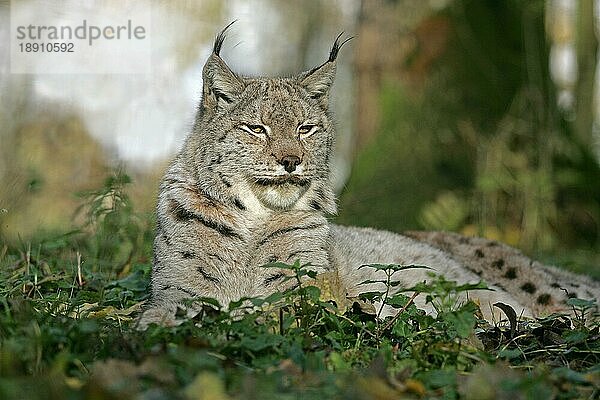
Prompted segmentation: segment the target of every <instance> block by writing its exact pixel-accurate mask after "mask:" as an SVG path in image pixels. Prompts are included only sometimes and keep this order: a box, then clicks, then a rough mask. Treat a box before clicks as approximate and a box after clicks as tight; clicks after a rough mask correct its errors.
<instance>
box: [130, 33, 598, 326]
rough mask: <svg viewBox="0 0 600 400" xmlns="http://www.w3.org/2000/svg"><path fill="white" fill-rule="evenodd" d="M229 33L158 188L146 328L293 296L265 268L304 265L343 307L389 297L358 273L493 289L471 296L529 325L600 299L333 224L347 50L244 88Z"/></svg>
mask: <svg viewBox="0 0 600 400" xmlns="http://www.w3.org/2000/svg"><path fill="white" fill-rule="evenodd" d="M226 29H227V28H225V30H224V31H223V32H221V33H220V34H219V35H218V36H217V38H216V40H215V42H214V47H213V51H212V54H211V55H210V57H209V58H208V60H207V61H206V64H205V66H204V70H203V75H202V78H203V88H202V101H201V103H200V106H199V108H198V113H197V116H196V119H195V123H194V126H193V129H192V131H191V132H190V134H189V136H188V137H187V139H186V141H185V143H184V145H183V147H182V149H181V150H180V152H179V154H177V156H176V157H175V159H174V160H173V161H172V163H171V164H170V166H169V168H168V170H167V171H166V173H165V175H164V177H163V179H162V182H161V185H160V193H159V196H158V206H157V212H158V218H157V230H156V238H155V242H154V267H153V271H152V300H151V303H150V305H149V307H148V309H147V310H146V311H145V312H144V313H143V315H142V317H141V319H140V326H141V327H144V326H147V325H148V324H149V323H152V322H156V323H162V324H170V323H173V322H174V317H175V312H176V309H177V308H178V307H181V308H184V309H185V308H186V307H187V310H188V312H190V313H192V312H194V309H193V308H194V307H193V306H189V304H190V302H189V300H190V299H194V298H200V297H212V298H214V299H216V300H218V301H219V303H220V304H221V305H223V306H226V305H228V304H229V303H230V302H231V301H235V300H238V299H240V298H242V297H253V296H265V295H268V294H270V293H272V292H274V291H278V290H282V289H286V286H288V285H290V284H291V282H293V281H292V280H286V279H284V278H286V274H287V273H288V272H287V270H281V271H279V270H273V269H271V268H261V266H263V265H264V264H267V263H269V262H272V261H276V260H277V261H282V262H286V263H293V262H294V261H295V260H300V261H301V262H302V263H310V264H311V265H312V268H314V269H315V270H316V271H317V272H319V273H322V272H328V273H333V274H335V276H337V278H338V280H339V283H340V285H342V287H343V288H344V290H345V291H346V293H347V295H348V296H349V297H354V296H356V295H358V293H359V292H364V291H373V290H383V289H384V288H382V287H381V286H378V284H371V285H359V283H360V282H363V281H365V280H367V279H371V280H373V279H381V276H379V275H378V274H380V273H382V272H375V271H374V270H372V269H370V268H359V267H360V266H361V265H364V264H373V263H395V264H403V265H409V264H417V265H427V266H429V267H430V268H432V269H433V270H434V271H435V272H436V273H437V274H441V275H444V276H445V277H446V278H447V279H450V280H455V281H457V282H459V283H467V282H478V281H480V280H484V281H485V282H487V283H488V284H489V286H490V287H491V288H492V289H494V290H493V291H474V292H472V293H469V297H470V298H477V299H478V300H479V302H480V304H481V306H482V307H481V308H482V311H484V314H485V313H486V310H487V312H488V313H489V312H490V310H491V306H490V304H493V303H495V302H502V303H506V304H509V305H511V306H512V307H513V308H514V309H515V310H516V311H517V313H521V312H522V313H524V314H525V315H530V316H535V315H538V314H540V313H549V312H552V311H561V310H562V311H568V308H567V307H566V304H565V300H566V299H567V298H568V297H574V296H578V297H580V298H585V299H598V298H599V297H600V286H599V284H598V283H597V282H593V281H592V280H591V279H589V278H584V277H582V276H578V275H575V274H571V273H568V272H565V271H561V270H559V269H556V268H553V267H549V266H544V265H541V264H539V263H537V262H535V261H532V260H530V259H528V258H527V257H525V256H524V255H522V254H521V253H520V252H519V251H518V250H516V249H513V248H510V247H508V246H505V245H503V244H500V243H497V242H493V241H489V240H485V239H480V238H467V237H463V236H460V235H457V234H452V233H442V232H412V233H406V234H404V235H399V234H395V233H391V232H385V231H378V230H374V229H368V228H356V227H347V226H339V225H335V224H332V223H329V222H328V220H327V215H332V214H335V213H336V202H335V196H334V193H333V188H332V184H331V170H330V160H331V156H332V147H333V143H334V140H335V132H334V124H333V118H332V115H331V112H330V109H329V104H328V97H329V93H330V90H331V87H332V84H333V81H334V76H335V70H336V59H337V57H338V53H339V51H340V49H341V47H342V46H343V45H344V43H345V42H346V41H347V40H346V41H340V37H341V35H340V36H338V38H337V39H336V40H335V42H334V43H333V46H332V48H331V51H330V53H329V58H328V59H327V60H326V61H325V62H324V63H323V64H321V65H319V66H317V67H315V68H313V69H311V70H309V71H305V72H302V73H299V74H298V75H295V76H291V77H283V78H271V77H246V76H240V75H238V74H236V73H235V72H233V71H232V70H231V69H230V68H229V67H228V66H227V64H226V63H225V61H224V60H223V59H222V58H221V57H220V55H219V53H220V50H221V47H222V45H223V41H224V40H225V31H226ZM393 278H394V279H395V280H398V281H400V282H401V283H402V286H404V287H411V286H413V285H414V284H416V283H418V282H421V281H424V280H428V279H431V277H430V276H429V275H428V273H427V272H426V271H425V270H423V269H409V270H404V271H398V272H397V273H396V274H395V275H394V277H393ZM424 297H425V296H424V295H420V296H417V297H416V303H417V305H419V306H421V307H424V308H425V309H426V310H429V311H431V305H430V304H426V303H425V298H424ZM185 304H188V305H187V306H186V305H185ZM488 315H489V314H488Z"/></svg>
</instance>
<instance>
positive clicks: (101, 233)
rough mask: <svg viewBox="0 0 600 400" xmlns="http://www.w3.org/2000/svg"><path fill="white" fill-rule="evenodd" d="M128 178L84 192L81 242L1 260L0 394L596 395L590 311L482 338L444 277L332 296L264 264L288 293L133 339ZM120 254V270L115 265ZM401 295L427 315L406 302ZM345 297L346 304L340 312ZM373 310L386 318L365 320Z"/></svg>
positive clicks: (136, 302)
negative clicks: (386, 312)
mask: <svg viewBox="0 0 600 400" xmlns="http://www.w3.org/2000/svg"><path fill="white" fill-rule="evenodd" d="M128 180H129V179H128V177H127V176H125V175H123V174H122V173H116V174H115V175H114V176H111V177H109V178H108V179H107V180H106V182H105V185H104V186H103V187H102V188H101V189H100V190H97V191H93V192H89V196H86V197H85V198H86V199H87V201H86V205H85V207H84V209H85V210H88V211H87V216H88V218H89V219H88V220H87V222H86V223H85V226H84V228H82V229H81V230H79V231H77V232H71V233H69V234H67V235H63V236H60V237H53V238H48V239H46V240H42V241H40V242H35V243H30V244H27V245H26V246H25V247H23V248H21V249H19V248H13V247H10V248H9V247H8V246H4V248H3V249H1V251H0V398H3V399H21V398H28V399H38V398H39V399H46V398H69V399H83V398H92V399H98V398H103V399H104V398H118V399H134V398H175V399H256V398H260V399H287V398H289V399H292V398H305V399H319V398H331V399H396V398H408V399H411V398H444V399H453V398H458V397H464V398H490V399H491V398H500V397H502V398H506V397H508V396H511V397H514V396H516V397H517V398H527V396H529V397H530V398H531V396H532V395H539V394H543V395H544V398H563V399H575V398H582V397H590V398H592V397H594V396H595V395H597V394H598V391H599V390H600V375H599V374H600V371H599V370H598V365H599V364H600V359H599V358H598V354H599V353H600V348H599V347H598V346H599V345H600V341H599V340H598V325H599V323H598V322H599V321H598V316H596V315H593V314H591V312H590V310H591V309H592V306H593V304H592V303H591V302H587V301H583V300H579V299H571V302H572V305H573V307H575V308H576V309H577V310H578V311H577V316H576V317H575V318H569V317H566V316H559V315H553V316H549V317H547V318H545V319H539V320H529V321H519V322H518V326H516V324H517V322H516V320H515V321H512V322H510V323H508V322H506V321H500V322H499V323H496V324H495V325H493V326H492V325H489V324H488V323H487V322H486V321H484V320H482V319H481V318H480V312H479V311H478V307H477V305H475V304H474V303H472V302H466V303H465V302H460V301H457V299H458V298H459V297H458V296H459V294H461V293H462V292H464V291H467V290H471V289H474V288H482V287H485V285H484V284H482V283H480V284H475V285H462V286H457V285H456V283H454V282H450V281H446V280H445V279H443V278H441V277H440V278H437V279H433V281H432V282H431V283H430V284H428V285H425V284H419V285H417V286H416V287H414V288H398V289H401V290H400V292H398V293H395V294H392V292H391V291H389V290H387V291H385V292H369V293H365V294H363V295H361V296H360V297H359V298H354V299H345V300H333V299H332V298H331V297H329V296H327V295H325V296H324V295H323V292H322V288H323V286H322V283H321V284H319V282H318V281H312V279H313V278H314V277H315V275H314V274H315V273H314V271H310V270H309V269H306V267H307V265H301V264H300V263H299V262H296V263H295V264H293V265H285V264H280V263H275V264H273V265H267V266H266V267H278V268H287V269H290V270H292V272H293V275H292V279H295V280H296V281H297V282H298V286H297V287H296V288H295V289H291V290H289V291H286V292H282V293H274V294H272V295H270V296H269V297H267V298H264V299H261V298H251V299H244V300H241V301H239V302H234V303H232V304H231V305H230V306H229V307H228V309H226V310H222V311H218V310H216V309H215V308H214V304H215V300H212V299H202V300H199V301H201V302H202V303H203V307H201V311H200V313H199V314H198V315H196V316H195V317H193V318H191V319H187V318H182V319H181V320H178V323H177V325H176V326H172V327H160V326H156V325H152V326H150V327H149V328H148V330H147V331H145V332H141V331H138V330H136V328H135V318H136V317H137V316H138V315H139V313H140V310H141V308H142V305H143V304H144V302H145V301H146V300H147V297H148V293H149V288H148V285H149V273H150V269H151V263H150V262H149V261H148V260H149V258H150V255H151V249H150V246H141V247H136V246H132V244H131V242H135V241H136V239H135V238H137V237H139V236H140V234H141V233H142V232H143V231H148V232H150V231H151V229H148V227H147V226H146V227H145V226H144V223H143V219H144V217H143V216H142V215H137V214H136V213H135V210H134V209H133V208H132V207H131V206H130V203H129V200H128V198H127V196H126V195H125V194H124V192H123V189H124V187H125V185H126V184H127V182H128ZM111 235H112V236H114V237H116V238H120V240H117V241H111V240H108V239H107V238H108V237H109V236H111ZM141 236H142V237H144V239H143V241H144V242H151V237H150V236H149V235H144V234H141ZM120 247H121V248H120ZM132 248H133V249H136V250H135V251H133V253H132V254H130V255H129V259H130V263H131V268H129V269H128V270H126V271H124V270H122V268H121V266H120V265H119V262H120V261H119V257H118V255H120V254H128V253H130V252H131V249H132ZM99 249H104V250H106V251H99ZM109 249H110V250H111V251H108V250H109ZM98 256H101V257H104V260H105V261H106V264H102V263H99V260H98V259H96V257H98ZM110 265H112V268H111V267H110ZM365 268H375V269H379V270H383V271H384V272H385V274H386V276H387V277H388V279H384V280H382V282H384V283H387V284H388V285H389V286H388V287H395V286H397V285H395V284H394V283H393V282H391V281H390V278H389V277H391V275H392V274H393V273H394V272H396V271H400V270H403V269H407V268H415V267H414V266H400V265H393V264H392V265H372V266H365ZM413 290H416V291H417V292H419V293H421V295H423V296H427V300H428V301H430V302H432V303H433V304H434V305H435V307H436V309H437V311H438V315H437V316H436V317H433V316H430V315H426V314H425V313H424V312H423V311H422V310H419V309H418V308H417V307H416V306H415V305H414V304H413V302H412V301H413V299H414V297H410V298H409V297H407V296H405V295H404V294H403V293H404V291H413ZM343 301H348V304H349V306H348V307H346V306H343V307H341V308H340V307H339V304H340V302H343ZM373 301H379V302H382V303H384V304H387V305H388V306H389V307H392V308H395V309H396V310H397V311H398V313H397V315H396V316H394V317H387V318H385V319H381V318H377V315H376V312H375V311H374V310H375V308H374V306H373V305H372V302H373ZM513 312H514V311H513ZM183 314H185V313H182V315H183ZM490 380H491V381H493V382H495V383H496V384H495V385H493V386H492V387H490V385H489V381H490Z"/></svg>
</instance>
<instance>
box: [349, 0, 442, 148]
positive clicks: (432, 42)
mask: <svg viewBox="0 0 600 400" xmlns="http://www.w3.org/2000/svg"><path fill="white" fill-rule="evenodd" d="M432 14H433V10H432V9H431V6H430V4H429V2H426V1H414V0H399V1H385V2H381V1H369V0H363V1H361V6H360V13H359V18H358V28H357V30H356V48H355V67H356V85H357V104H356V109H357V110H359V112H358V113H357V115H356V143H355V145H356V150H357V151H358V150H360V149H361V148H362V147H364V145H365V144H367V143H368V142H369V141H370V140H371V139H372V138H373V137H374V136H375V135H377V133H378V132H379V130H380V125H381V117H382V116H381V111H380V109H381V104H380V96H381V89H382V84H384V83H385V82H386V81H388V80H391V81H401V82H403V83H409V81H411V80H413V81H415V80H416V81H422V79H419V77H420V78H423V77H424V76H425V75H426V74H425V73H424V70H427V69H428V67H429V66H430V64H431V61H432V60H434V59H435V58H437V56H438V55H439V54H440V53H441V52H443V50H444V46H445V43H446V40H445V37H446V36H447V33H448V26H447V24H445V23H444V21H442V19H434V20H432V21H433V23H431V22H432V21H428V20H427V17H429V16H430V15H432ZM413 56H414V58H416V60H415V59H413ZM409 59H410V62H409ZM415 66H416V68H415ZM411 67H412V68H411ZM413 89H416V88H414V87H413Z"/></svg>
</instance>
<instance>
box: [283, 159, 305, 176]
mask: <svg viewBox="0 0 600 400" xmlns="http://www.w3.org/2000/svg"><path fill="white" fill-rule="evenodd" d="M300 162H301V160H300V157H297V156H285V157H283V158H282V159H280V160H279V164H281V165H283V168H285V170H286V171H287V172H289V173H292V172H294V170H295V169H296V166H297V165H298V164H300Z"/></svg>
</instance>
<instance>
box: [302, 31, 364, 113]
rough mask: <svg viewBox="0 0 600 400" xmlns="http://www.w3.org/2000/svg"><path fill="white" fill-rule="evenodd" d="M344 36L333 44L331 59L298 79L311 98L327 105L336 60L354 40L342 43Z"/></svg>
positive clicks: (340, 35)
mask: <svg viewBox="0 0 600 400" xmlns="http://www.w3.org/2000/svg"><path fill="white" fill-rule="evenodd" d="M343 34H344V33H343V32H342V33H340V34H339V35H338V37H337V38H336V39H335V42H333V46H332V47H331V51H330V52H329V59H328V60H327V61H326V62H325V63H323V64H321V65H320V66H318V67H316V68H313V69H312V70H310V71H308V72H304V73H302V74H300V76H299V77H298V79H299V81H300V85H302V86H303V87H304V88H305V89H306V91H307V92H308V93H309V94H310V96H311V97H313V98H315V99H319V100H322V101H324V102H325V103H327V94H328V93H329V89H330V88H331V85H332V84H333V80H334V78H335V69H336V68H335V67H336V63H335V60H336V58H337V56H338V53H339V51H340V49H341V48H342V46H343V45H344V44H346V42H348V41H349V40H351V39H352V37H349V38H347V39H345V40H343V41H342V42H341V43H340V38H341V37H342V35H343Z"/></svg>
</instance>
